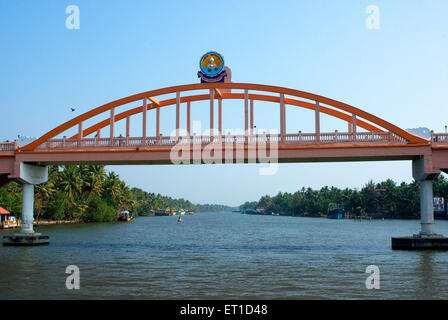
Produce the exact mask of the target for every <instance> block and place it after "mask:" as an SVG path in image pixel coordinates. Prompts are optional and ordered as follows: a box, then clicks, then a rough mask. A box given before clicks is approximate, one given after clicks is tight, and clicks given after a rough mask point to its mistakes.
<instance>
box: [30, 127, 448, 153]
mask: <svg viewBox="0 0 448 320" xmlns="http://www.w3.org/2000/svg"><path fill="white" fill-rule="evenodd" d="M444 139H446V136H445V138H444ZM211 142H221V143H237V144H246V143H258V144H260V143H273V142H275V143H278V144H279V145H282V144H287V145H328V144H406V140H405V139H403V138H401V137H399V136H397V135H395V134H393V133H391V132H356V133H347V132H338V131H335V132H330V133H320V134H315V133H302V132H299V133H293V134H285V135H283V136H282V135H280V134H253V135H250V134H249V135H231V134H228V135H222V136H212V137H211V136H208V135H206V136H197V135H193V136H191V137H190V138H189V139H188V138H187V137H185V136H179V137H176V136H162V135H161V136H160V137H147V138H145V139H144V138H141V137H121V136H120V137H114V138H112V139H111V138H83V139H51V140H48V141H47V142H44V143H43V144H41V145H40V146H38V147H37V150H71V149H105V148H106V149H107V148H112V149H115V148H138V147H144V148H151V147H155V148H160V147H167V146H174V145H176V144H177V143H191V144H200V145H203V144H209V143H211Z"/></svg>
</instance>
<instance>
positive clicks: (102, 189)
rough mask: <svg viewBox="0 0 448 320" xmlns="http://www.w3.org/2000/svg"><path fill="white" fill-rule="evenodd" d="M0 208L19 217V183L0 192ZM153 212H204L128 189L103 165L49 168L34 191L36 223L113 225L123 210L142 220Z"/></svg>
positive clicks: (199, 208)
mask: <svg viewBox="0 0 448 320" xmlns="http://www.w3.org/2000/svg"><path fill="white" fill-rule="evenodd" d="M0 206H2V207H3V208H5V209H6V210H8V211H9V212H11V213H12V214H14V215H15V216H17V217H20V216H21V212H22V186H21V184H20V183H17V182H12V183H9V184H8V185H6V186H4V187H2V188H0ZM207 208H209V207H205V209H207ZM155 209H161V210H165V209H171V210H178V209H190V210H196V211H202V210H201V209H204V208H203V207H202V205H194V204H193V203H191V202H190V201H188V200H184V199H173V198H171V197H167V196H162V195H160V194H155V193H150V192H146V191H143V190H142V189H139V188H130V187H129V186H128V185H126V183H125V182H124V181H122V180H121V179H120V178H119V176H118V175H117V174H116V173H115V172H112V171H111V172H106V169H105V166H103V165H88V166H83V165H81V166H60V167H59V166H49V167H48V181H47V182H45V183H42V184H39V185H36V186H35V188H34V217H35V219H36V220H78V221H84V222H107V221H115V220H116V219H117V217H118V215H119V214H120V212H121V211H123V210H128V211H130V212H131V213H132V214H133V215H134V216H145V215H151V211H152V210H155Z"/></svg>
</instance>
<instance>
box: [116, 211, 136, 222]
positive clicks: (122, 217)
mask: <svg viewBox="0 0 448 320" xmlns="http://www.w3.org/2000/svg"><path fill="white" fill-rule="evenodd" d="M132 218H133V217H132V215H131V213H130V212H129V211H127V210H124V211H121V213H120V215H119V216H118V221H126V222H129V221H131V220H132Z"/></svg>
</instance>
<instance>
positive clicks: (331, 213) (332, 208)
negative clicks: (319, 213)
mask: <svg viewBox="0 0 448 320" xmlns="http://www.w3.org/2000/svg"><path fill="white" fill-rule="evenodd" d="M343 217H344V206H343V205H342V204H340V205H336V204H334V203H330V204H329V205H328V213H327V219H342V218H343Z"/></svg>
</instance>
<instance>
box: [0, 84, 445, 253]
mask: <svg viewBox="0 0 448 320" xmlns="http://www.w3.org/2000/svg"><path fill="white" fill-rule="evenodd" d="M192 91H194V92H193V93H194V94H190V93H192ZM198 91H199V92H200V93H199V94H198ZM167 95H168V96H171V97H169V98H168V99H163V100H162V99H161V98H160V97H161V96H167ZM164 98H165V97H164ZM227 99H239V100H242V101H244V103H243V104H244V109H243V108H242V115H243V116H242V117H244V131H243V130H241V131H242V134H238V135H235V134H222V103H223V101H224V100H227ZM203 100H208V101H209V102H210V134H209V135H207V136H204V135H200V136H196V135H193V136H192V135H191V130H190V129H191V128H190V122H191V119H190V108H191V103H192V102H196V101H203ZM137 101H141V105H140V106H138V107H132V104H133V103H135V102H137ZM255 101H268V102H273V103H274V104H277V105H278V106H279V108H280V117H279V122H278V123H279V127H278V130H277V132H276V133H272V132H270V133H269V134H265V133H261V134H260V133H258V132H255V131H254V122H253V119H254V102H255ZM216 102H217V104H218V108H217V109H218V124H217V126H215V124H214V119H215V116H214V114H215V109H216V108H215V103H216ZM183 103H186V105H187V124H186V128H182V127H181V124H180V107H181V104H183ZM287 105H288V106H294V107H301V108H305V109H309V110H312V111H313V112H314V114H315V131H314V132H312V133H302V132H300V131H299V132H298V133H288V132H287V131H286V106H287ZM167 106H175V108H176V119H175V127H174V128H173V129H176V130H175V132H176V133H175V134H174V136H171V137H164V136H162V135H161V134H160V109H161V108H163V107H167ZM126 107H127V108H126ZM118 108H122V109H124V110H119V109H118ZM152 109H155V110H156V135H155V136H147V121H148V117H147V112H148V110H152ZM243 110H244V112H243ZM103 113H106V115H107V116H106V118H105V119H104V120H102V121H99V122H98V123H95V124H93V125H91V126H89V127H87V128H84V123H86V121H87V120H89V119H92V118H94V117H96V116H99V115H101V114H103ZM140 113H141V114H142V118H141V119H142V122H141V123H142V126H141V129H142V131H141V132H142V135H141V136H140V137H130V135H129V133H130V117H131V116H133V115H135V114H140ZM322 113H323V114H327V115H330V116H332V117H336V118H339V119H341V120H343V121H346V122H347V124H348V126H347V128H348V130H347V132H338V131H335V132H331V133H328V132H327V133H325V132H321V131H320V115H321V114H322ZM120 120H125V121H126V135H125V136H124V137H123V136H119V137H116V134H115V123H116V122H117V121H120ZM173 123H174V121H173ZM105 127H108V128H109V136H108V137H106V138H102V137H101V130H103V129H104V128H105ZM70 129H71V130H73V129H75V130H76V131H77V134H74V135H72V136H71V137H68V138H67V137H66V136H62V138H61V135H63V134H64V133H65V132H66V131H68V130H70ZM181 129H184V130H181ZM92 135H95V136H94V137H91V136H92ZM210 146H211V147H210ZM222 151H224V152H222ZM179 154H182V157H181V160H182V161H181V162H177V161H178V160H179ZM185 155H186V157H185ZM173 159H175V161H173ZM185 159H188V161H184V160H185ZM190 160H192V161H190ZM198 160H199V161H198ZM219 160H225V163H229V162H231V163H233V162H254V160H255V161H258V162H309V161H378V160H412V173H413V177H414V179H416V180H418V181H420V199H421V231H420V234H421V235H422V236H423V237H422V238H416V237H411V238H409V237H408V238H403V239H402V238H396V239H395V240H394V239H392V247H393V248H394V247H396V248H402V247H406V248H410V247H416V246H421V247H427V246H428V243H427V241H429V240H427V239H428V238H427V236H428V235H430V236H431V238H430V239H431V240H430V241H431V242H435V241H436V242H437V241H438V242H437V243H434V244H433V243H431V244H430V245H433V246H438V247H441V246H445V247H448V238H441V239H438V240H437V239H435V232H434V213H433V207H432V198H433V190H432V181H431V180H432V179H434V177H436V176H437V175H438V174H439V173H440V172H441V171H442V170H443V171H445V172H447V171H448V134H446V133H433V132H431V137H430V139H424V138H422V137H419V136H416V135H414V134H412V133H410V132H407V131H405V130H403V129H400V128H399V127H397V126H395V125H393V124H391V123H389V122H387V121H385V120H383V119H381V118H379V117H377V116H374V115H372V114H370V113H368V112H365V111H363V110H361V109H358V108H355V107H353V106H350V105H348V104H345V103H342V102H339V101H336V100H332V99H329V98H326V97H322V96H319V95H315V94H311V93H308V92H303V91H299V90H294V89H288V88H282V87H276V86H267V85H260V84H247V83H201V84H188V85H181V86H174V87H168V88H162V89H157V90H152V91H147V92H143V93H139V94H136V95H132V96H129V97H126V98H122V99H119V100H116V101H113V102H110V103H107V104H105V105H102V106H100V107H97V108H95V109H92V110H90V111H88V112H86V113H84V114H82V115H80V116H78V117H75V118H73V119H71V120H70V121H67V122H65V123H63V124H61V125H60V126H58V127H56V128H54V129H53V130H51V131H49V132H47V133H46V134H44V135H43V136H41V137H40V138H38V139H36V140H35V141H33V142H31V143H30V144H28V145H25V146H22V147H21V148H18V147H17V143H16V142H14V143H0V186H1V185H2V184H5V183H7V182H8V181H11V180H19V181H20V182H21V183H23V193H22V198H23V199H22V202H23V209H22V217H23V223H22V231H23V232H24V233H25V234H26V235H27V236H24V238H26V239H27V240H26V241H28V240H29V239H30V238H29V237H28V236H29V235H30V234H32V233H33V197H34V185H35V184H39V183H42V182H44V181H46V180H47V176H48V170H47V167H46V166H47V165H50V164H58V165H60V164H89V163H104V164H139V163H140V164H162V163H216V162H218V163H220V161H219ZM27 237H28V238H27ZM11 241H12V242H14V241H17V239H15V238H14V239H12V240H11ZM410 242H411V243H410ZM414 242H415V243H414Z"/></svg>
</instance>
